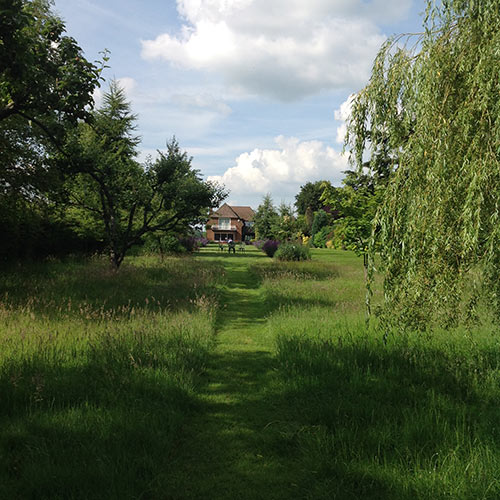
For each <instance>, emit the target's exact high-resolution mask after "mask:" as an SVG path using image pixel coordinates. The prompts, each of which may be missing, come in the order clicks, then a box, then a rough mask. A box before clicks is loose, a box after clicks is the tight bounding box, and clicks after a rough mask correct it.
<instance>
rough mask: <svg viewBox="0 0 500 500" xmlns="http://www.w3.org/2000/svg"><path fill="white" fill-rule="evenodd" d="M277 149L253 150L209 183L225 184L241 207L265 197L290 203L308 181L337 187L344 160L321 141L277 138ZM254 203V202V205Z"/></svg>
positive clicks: (344, 164)
mask: <svg viewBox="0 0 500 500" xmlns="http://www.w3.org/2000/svg"><path fill="white" fill-rule="evenodd" d="M275 142H276V145H277V146H278V148H277V149H254V150H253V151H251V152H249V153H243V154H241V155H240V156H238V158H236V164H235V166H233V167H231V168H229V169H228V170H226V171H225V172H224V174H222V175H215V176H210V177H208V180H211V181H216V182H219V183H220V184H224V185H225V186H226V188H228V189H229V190H230V191H231V196H232V197H233V198H234V199H236V200H238V199H240V203H241V202H242V201H244V200H248V199H250V198H251V199H253V200H257V199H259V198H261V197H262V196H263V195H265V194H266V193H272V195H273V196H274V197H275V198H276V199H285V200H288V201H291V200H293V197H294V196H295V194H297V193H298V192H299V189H300V186H301V185H302V184H304V183H306V182H308V181H316V180H323V179H325V180H330V181H331V182H333V183H334V184H339V183H340V181H341V179H342V177H343V175H342V172H343V171H344V170H346V168H347V158H346V157H345V156H343V155H342V154H340V153H338V152H337V151H335V150H334V149H333V148H331V147H329V146H325V145H324V144H323V143H322V142H320V141H302V142H301V141H299V139H297V138H295V137H284V136H279V137H277V138H276V139H275ZM254 203H255V201H254Z"/></svg>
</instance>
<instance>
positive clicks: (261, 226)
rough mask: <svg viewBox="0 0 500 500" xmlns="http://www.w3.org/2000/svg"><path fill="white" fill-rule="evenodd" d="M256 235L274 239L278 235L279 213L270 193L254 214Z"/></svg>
mask: <svg viewBox="0 0 500 500" xmlns="http://www.w3.org/2000/svg"><path fill="white" fill-rule="evenodd" d="M254 223H255V225H254V227H255V237H256V238H257V239H261V240H265V239H274V238H276V237H277V232H278V227H277V226H278V224H279V215H278V211H277V210H276V208H275V206H274V205H273V200H272V198H271V195H270V194H266V195H265V196H264V198H263V199H262V203H261V204H260V205H259V206H258V208H257V211H256V212H255V216H254Z"/></svg>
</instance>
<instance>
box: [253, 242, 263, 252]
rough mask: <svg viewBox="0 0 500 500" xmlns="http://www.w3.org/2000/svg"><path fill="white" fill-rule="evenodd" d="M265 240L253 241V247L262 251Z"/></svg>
mask: <svg viewBox="0 0 500 500" xmlns="http://www.w3.org/2000/svg"><path fill="white" fill-rule="evenodd" d="M264 243H265V240H254V241H252V245H253V246H254V247H255V248H258V249H259V250H262V247H263V246H264Z"/></svg>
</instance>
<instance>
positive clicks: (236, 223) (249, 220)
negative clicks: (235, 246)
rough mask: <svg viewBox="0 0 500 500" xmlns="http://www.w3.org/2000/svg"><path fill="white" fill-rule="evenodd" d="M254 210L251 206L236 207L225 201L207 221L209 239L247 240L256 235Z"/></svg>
mask: <svg viewBox="0 0 500 500" xmlns="http://www.w3.org/2000/svg"><path fill="white" fill-rule="evenodd" d="M253 217H254V211H253V210H252V208H251V207H234V206H229V205H228V204H227V203H224V205H222V206H221V207H220V208H219V209H218V210H215V211H213V212H211V213H210V218H209V220H208V222H207V240H210V241H228V240H230V239H232V240H233V241H246V240H250V239H252V238H254V237H255V231H254V229H253Z"/></svg>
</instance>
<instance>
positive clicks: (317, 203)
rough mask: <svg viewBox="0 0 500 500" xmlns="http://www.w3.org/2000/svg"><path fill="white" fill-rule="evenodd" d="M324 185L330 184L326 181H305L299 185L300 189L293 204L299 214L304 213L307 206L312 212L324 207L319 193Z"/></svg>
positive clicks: (321, 192)
mask: <svg viewBox="0 0 500 500" xmlns="http://www.w3.org/2000/svg"><path fill="white" fill-rule="evenodd" d="M325 185H330V186H331V184H330V183H329V182H328V181H317V182H307V183H306V184H304V185H303V186H300V191H299V193H298V194H297V195H296V196H295V206H296V207H297V213H298V214H299V215H305V213H306V211H307V209H308V208H309V209H311V210H312V211H313V212H316V211H317V210H319V209H320V208H324V206H325V205H324V202H323V201H322V200H321V195H322V194H323V190H324V188H325Z"/></svg>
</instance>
